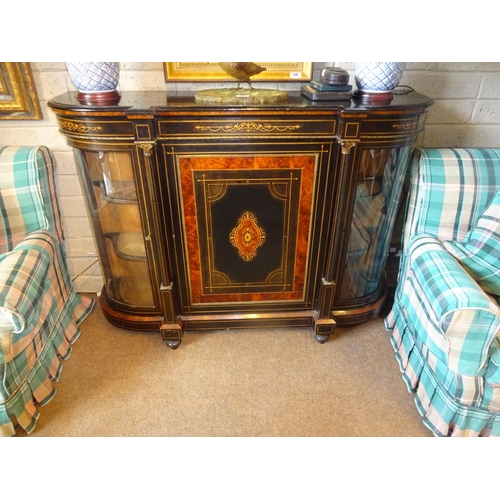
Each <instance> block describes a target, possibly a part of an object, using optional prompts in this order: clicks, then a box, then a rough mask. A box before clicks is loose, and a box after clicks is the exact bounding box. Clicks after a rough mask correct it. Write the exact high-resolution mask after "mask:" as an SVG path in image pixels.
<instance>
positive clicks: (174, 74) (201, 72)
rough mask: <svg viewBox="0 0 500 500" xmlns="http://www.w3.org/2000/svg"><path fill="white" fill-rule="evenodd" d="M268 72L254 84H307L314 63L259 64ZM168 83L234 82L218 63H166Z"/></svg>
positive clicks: (255, 77) (165, 71)
mask: <svg viewBox="0 0 500 500" xmlns="http://www.w3.org/2000/svg"><path fill="white" fill-rule="evenodd" d="M256 64H258V65H259V66H263V67H264V68H266V71H263V72H262V73H259V74H258V75H255V76H253V77H252V81H254V82H305V81H310V80H311V79H312V71H313V63H312V62H258V63H256ZM163 68H164V73H165V81H166V82H223V81H232V80H234V78H233V77H231V76H229V75H228V74H227V73H226V72H225V71H224V70H223V69H222V68H221V67H220V66H219V63H217V62H165V63H163Z"/></svg>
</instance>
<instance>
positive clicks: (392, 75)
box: [354, 62, 406, 94]
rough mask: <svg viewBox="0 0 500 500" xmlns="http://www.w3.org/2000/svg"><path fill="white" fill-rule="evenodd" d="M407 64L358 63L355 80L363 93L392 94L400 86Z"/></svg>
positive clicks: (355, 69)
mask: <svg viewBox="0 0 500 500" xmlns="http://www.w3.org/2000/svg"><path fill="white" fill-rule="evenodd" d="M405 67H406V63H405V62H358V63H356V64H355V68H354V79H355V81H356V86H357V87H358V90H359V91H360V92H362V93H374V94H376V93H389V92H390V93H392V91H393V90H394V89H395V88H396V87H397V86H398V85H399V82H400V81H401V77H402V76H403V71H404V69H405Z"/></svg>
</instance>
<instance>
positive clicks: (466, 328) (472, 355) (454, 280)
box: [402, 236, 500, 377]
mask: <svg viewBox="0 0 500 500" xmlns="http://www.w3.org/2000/svg"><path fill="white" fill-rule="evenodd" d="M409 248H410V250H409V253H408V256H407V258H408V260H407V263H408V274H407V280H408V281H409V282H411V286H412V287H413V288H414V292H415V295H414V297H415V296H416V297H419V299H420V301H421V303H422V306H423V309H422V310H423V311H426V314H427V315H428V318H429V321H430V322H431V323H432V325H433V327H434V328H435V330H436V331H437V332H438V333H439V334H440V335H442V339H443V340H444V341H445V342H441V345H442V350H443V352H444V353H445V355H446V356H447V364H448V366H449V368H450V369H451V370H452V371H454V372H455V373H457V374H460V375H463V376H472V377H475V376H483V375H484V373H485V371H486V368H487V365H488V356H489V351H490V346H491V344H492V342H493V340H494V339H495V337H496V335H497V333H498V332H499V330H500V310H499V308H498V306H497V305H496V304H495V303H494V302H493V301H492V300H491V299H490V298H489V297H488V295H486V294H485V293H484V292H483V290H481V288H480V287H479V286H478V285H477V283H476V282H475V281H474V280H473V279H472V278H471V277H470V276H469V275H468V274H467V272H466V271H465V270H464V269H463V268H462V266H461V265H460V264H459V263H458V261H457V260H456V259H455V258H454V257H452V256H451V255H450V254H449V253H448V252H447V251H446V249H445V248H444V247H443V246H442V245H441V243H440V242H439V241H438V240H436V239H434V238H432V237H428V236H418V237H416V238H415V239H413V241H412V242H411V245H410V247H409ZM402 300H404V297H402ZM434 328H433V329H434ZM438 344H439V340H438ZM440 357H441V356H440Z"/></svg>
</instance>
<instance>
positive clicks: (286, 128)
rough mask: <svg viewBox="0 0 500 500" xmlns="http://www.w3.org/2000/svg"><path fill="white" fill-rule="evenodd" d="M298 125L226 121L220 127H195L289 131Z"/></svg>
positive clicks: (203, 127)
mask: <svg viewBox="0 0 500 500" xmlns="http://www.w3.org/2000/svg"><path fill="white" fill-rule="evenodd" d="M299 128H300V125H272V124H270V123H254V122H244V123H236V124H233V123H228V124H225V125H221V126H220V127H210V126H201V125H197V126H196V127H195V129H196V130H197V131H198V132H228V133H231V132H248V133H251V132H289V131H293V130H298V129H299Z"/></svg>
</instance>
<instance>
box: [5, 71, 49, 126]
mask: <svg viewBox="0 0 500 500" xmlns="http://www.w3.org/2000/svg"><path fill="white" fill-rule="evenodd" d="M42 118H43V116H42V110H41V108H40V102H39V101H38V95H37V93H36V88H35V81H34V80H33V74H32V72H31V67H30V63H27V62H0V120H41V119H42Z"/></svg>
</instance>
